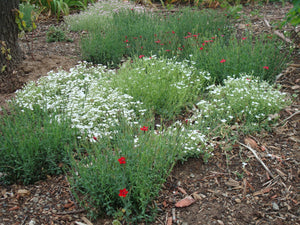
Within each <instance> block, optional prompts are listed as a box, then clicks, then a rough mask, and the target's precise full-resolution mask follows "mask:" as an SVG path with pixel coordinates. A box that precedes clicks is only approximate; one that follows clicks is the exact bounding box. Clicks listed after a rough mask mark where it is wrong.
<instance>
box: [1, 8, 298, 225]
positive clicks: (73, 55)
mask: <svg viewBox="0 0 300 225" xmlns="http://www.w3.org/2000/svg"><path fill="white" fill-rule="evenodd" d="M290 7H291V6H290V5H289V4H286V6H285V7H282V6H281V5H267V6H264V7H256V8H253V7H249V8H245V9H244V15H246V16H247V18H248V19H249V20H248V22H249V21H251V24H252V29H253V30H254V32H266V33H270V32H273V31H271V29H270V28H268V27H267V26H266V25H265V23H264V22H263V17H261V15H265V17H266V19H267V20H268V21H269V22H274V21H279V20H280V19H281V18H283V17H284V15H285V13H286V12H287V11H288V9H289V8H290ZM253 12H256V13H253ZM55 23H56V22H55V21H49V20H47V21H46V20H45V21H41V22H40V23H39V24H38V29H37V32H36V34H35V35H34V36H33V37H29V40H30V41H31V39H32V38H33V48H32V50H31V51H28V47H27V41H26V40H25V39H22V40H21V41H20V44H21V46H22V48H23V49H24V51H25V52H26V53H27V54H26V59H25V60H24V62H23V63H22V65H21V66H20V67H19V68H18V69H17V70H16V71H15V72H14V73H15V77H14V79H13V80H10V82H9V83H1V84H0V105H3V104H4V102H5V100H6V99H9V98H10V97H12V96H13V95H14V94H13V93H12V92H13V91H14V88H12V87H13V86H12V84H13V85H16V84H18V86H17V87H18V88H19V87H21V86H22V84H23V83H24V82H27V81H29V80H34V81H35V80H37V79H38V78H39V77H41V76H43V75H46V73H47V72H48V71H50V70H56V69H57V68H59V67H62V68H64V69H69V68H71V67H73V66H74V65H76V62H77V61H78V60H79V47H78V46H79V45H78V41H79V38H80V34H77V33H71V34H70V35H69V36H70V38H72V39H74V42H73V43H70V42H68V43H65V42H62V43H60V42H56V43H46V38H45V35H46V32H47V30H48V27H49V25H50V24H55ZM246 23H247V21H245V20H241V21H239V23H237V24H236V27H237V29H239V30H243V29H245V27H246ZM298 50H299V42H298ZM31 53H33V57H34V60H33V59H32V57H31V56H30V55H31ZM278 83H280V84H282V86H283V91H286V92H289V93H291V94H293V93H296V94H299V92H300V61H299V56H297V55H295V57H294V62H293V65H292V66H290V67H289V68H287V69H286V70H285V71H283V72H282V74H281V75H280V76H278ZM299 107H300V100H299V97H297V98H295V99H294V101H293V103H292V105H291V106H289V107H287V108H286V109H284V110H282V111H281V113H280V120H279V122H278V124H277V125H276V126H275V127H274V129H273V131H272V132H267V131H265V132H262V133H260V134H256V135H254V136H250V137H243V136H240V138H239V142H241V143H249V144H250V145H251V147H252V148H253V149H255V151H256V152H257V154H258V157H259V158H260V159H261V160H262V161H263V162H264V163H265V165H266V166H267V167H268V168H269V169H270V172H271V174H270V173H268V172H267V170H266V169H265V168H264V167H263V166H262V165H261V163H260V162H259V161H258V160H257V158H255V157H254V155H253V153H252V152H251V151H250V150H249V149H248V148H246V147H243V146H242V145H241V144H239V143H238V142H235V143H226V142H222V140H221V139H220V138H219V137H216V149H215V152H214V154H215V157H213V158H212V159H211V160H210V161H209V162H208V163H207V164H204V163H203V162H202V160H200V159H190V160H188V161H187V162H185V163H178V165H176V166H175V168H174V170H173V172H172V174H171V175H170V177H169V178H168V181H167V182H166V183H165V184H164V187H163V189H162V191H161V193H160V196H159V197H158V198H157V200H156V204H157V205H158V206H159V208H160V211H159V214H158V217H157V219H156V222H155V224H170V225H171V224H182V225H193V224H219V225H222V224H226V225H227V224H234V225H243V224H278V225H279V224H300V166H299V163H300V148H299V146H300V132H299V131H300V115H299V114H297V112H298V113H299ZM245 138H246V139H245ZM272 176H273V177H272ZM189 195H191V196H192V200H190V201H193V203H192V204H191V205H190V206H187V207H182V208H180V207H176V206H175V204H176V203H177V204H178V201H180V200H181V199H183V198H185V197H186V196H189ZM194 200H195V201H194ZM86 217H87V216H86V212H84V211H82V210H81V208H80V207H79V206H78V205H77V203H76V201H75V199H74V198H73V196H72V195H71V193H70V189H69V184H68V182H67V179H66V177H65V176H59V177H48V179H47V180H46V181H40V182H37V183H35V184H34V185H28V186H22V185H11V186H3V185H2V186H0V224H5V225H6V224H15V225H17V224H22V225H23V224H31V225H32V224H34V222H33V221H35V222H36V223H35V224H80V223H79V222H81V223H84V224H91V223H89V221H88V220H87V219H86ZM167 221H169V223H167ZM170 221H171V222H170ZM93 224H99V225H100V224H102V225H103V224H111V220H109V219H99V220H98V221H93ZM153 224H154V223H153Z"/></svg>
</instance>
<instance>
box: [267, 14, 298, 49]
mask: <svg viewBox="0 0 300 225" xmlns="http://www.w3.org/2000/svg"><path fill="white" fill-rule="evenodd" d="M264 22H265V24H266V26H267V27H269V28H271V29H272V27H271V25H270V23H269V21H268V20H267V19H266V17H264ZM274 34H276V35H277V36H278V37H280V38H281V39H282V40H284V41H285V42H288V43H290V44H292V45H294V43H293V42H292V41H291V39H289V38H287V37H285V36H284V35H283V34H282V33H280V32H279V30H275V31H274Z"/></svg>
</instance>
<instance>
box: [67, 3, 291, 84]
mask: <svg viewBox="0 0 300 225" xmlns="http://www.w3.org/2000/svg"><path fill="white" fill-rule="evenodd" d="M91 17H92V16H91ZM79 21H80V20H79ZM68 23H70V24H71V25H70V26H71V27H72V26H73V25H72V24H74V23H75V22H71V21H68ZM82 29H83V28H82ZM86 29H89V30H88V31H89V34H88V36H86V37H84V38H83V39H82V57H83V59H85V60H87V61H90V62H93V63H101V64H106V65H109V66H111V67H118V66H119V63H120V62H121V61H123V60H124V59H126V58H127V57H135V56H139V55H145V56H151V55H157V56H165V57H168V58H173V57H174V56H175V57H176V58H177V60H179V61H184V60H187V59H188V60H192V61H194V62H196V64H195V65H194V66H195V67H196V68H199V69H201V70H206V71H209V72H210V73H211V76H212V77H213V78H214V80H215V81H216V82H217V83H222V82H223V80H224V79H226V77H227V76H231V75H233V74H235V75H237V74H240V73H244V72H245V73H252V72H253V74H255V76H258V77H260V79H263V80H268V81H274V80H275V75H277V74H278V73H279V72H280V71H281V70H282V69H283V68H284V66H285V64H286V62H287V59H288V57H287V56H286V55H285V54H281V43H280V42H279V41H278V39H276V38H275V37H274V36H272V35H269V36H265V35H262V36H260V37H253V36H252V35H251V34H249V33H247V32H246V33H245V34H244V36H243V37H239V38H237V36H238V35H237V34H235V33H234V32H233V31H232V29H233V28H232V27H231V26H230V20H229V19H228V18H227V17H226V16H225V14H224V13H220V12H216V11H209V10H202V11H198V10H192V9H184V10H182V11H180V12H179V13H174V14H167V15H162V14H154V13H151V12H146V11H143V12H141V11H138V10H135V9H133V10H119V11H118V12H112V13H111V15H110V16H106V17H103V18H102V19H101V22H99V23H94V24H93V25H91V26H90V27H88V28H86ZM222 60H223V61H222ZM222 62H223V63H222ZM224 62H226V63H224ZM265 68H268V69H265Z"/></svg>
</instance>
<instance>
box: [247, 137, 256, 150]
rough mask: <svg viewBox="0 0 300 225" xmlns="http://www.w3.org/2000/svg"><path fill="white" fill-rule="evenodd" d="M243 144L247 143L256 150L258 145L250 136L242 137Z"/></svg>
mask: <svg viewBox="0 0 300 225" xmlns="http://www.w3.org/2000/svg"><path fill="white" fill-rule="evenodd" d="M244 142H245V145H249V146H250V147H251V148H253V149H255V150H257V149H258V145H257V143H256V141H254V140H253V139H252V138H249V137H247V138H245V139H244Z"/></svg>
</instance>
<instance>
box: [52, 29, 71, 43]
mask: <svg viewBox="0 0 300 225" xmlns="http://www.w3.org/2000/svg"><path fill="white" fill-rule="evenodd" d="M46 41H47V42H48V43H49V42H58V41H66V42H73V40H72V39H70V38H68V37H67V35H66V33H65V31H63V30H62V29H61V28H59V27H55V26H53V25H51V26H50V27H49V29H48V31H47V33H46Z"/></svg>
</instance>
